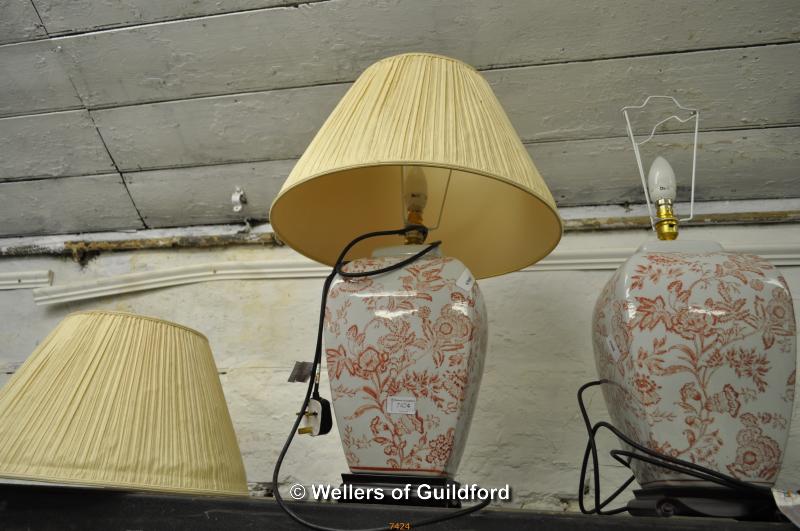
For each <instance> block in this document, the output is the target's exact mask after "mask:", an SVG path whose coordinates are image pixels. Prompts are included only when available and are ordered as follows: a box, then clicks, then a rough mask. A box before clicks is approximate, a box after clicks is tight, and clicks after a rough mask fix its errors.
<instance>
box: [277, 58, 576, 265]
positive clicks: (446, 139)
mask: <svg viewBox="0 0 800 531" xmlns="http://www.w3.org/2000/svg"><path fill="white" fill-rule="evenodd" d="M409 176H410V177H409ZM404 178H409V180H406V181H404ZM414 182H417V183H422V188H423V189H424V191H425V193H426V194H427V207H426V209H427V210H428V212H427V213H426V215H425V218H424V219H423V223H425V225H426V226H428V227H429V228H431V232H430V235H429V241H432V240H442V242H443V243H442V249H443V252H444V253H445V254H446V255H448V256H454V257H456V258H459V259H460V260H461V261H463V262H464V263H465V264H466V265H467V266H468V267H469V268H470V269H471V270H472V272H473V274H474V275H475V276H476V277H478V278H483V277H489V276H494V275H499V274H502V273H507V272H510V271H515V270H517V269H521V268H523V267H525V266H528V265H530V264H532V263H534V262H536V261H538V260H540V259H541V258H543V257H545V256H546V255H547V254H549V253H550V251H552V250H553V248H554V247H555V246H556V244H557V243H558V241H559V240H560V239H561V230H562V227H561V220H560V218H559V216H558V213H557V211H556V205H555V202H554V201H553V197H552V195H551V194H550V191H549V190H548V188H547V185H546V184H545V182H544V180H543V179H542V177H541V176H540V175H539V172H538V171H537V170H536V167H535V166H534V165H533V162H532V161H531V158H530V156H529V155H528V152H527V151H526V149H525V147H524V146H523V145H522V142H521V141H520V139H519V136H518V135H517V133H516V131H515V130H514V128H513V126H512V125H511V122H510V121H509V120H508V117H507V116H506V114H505V112H504V111H503V109H502V107H501V106H500V103H499V102H498V101H497V98H496V97H495V95H494V93H493V92H492V89H491V87H490V86H489V84H488V83H487V82H486V80H485V79H484V78H483V77H482V76H481V75H480V74H479V73H478V72H477V71H476V70H475V69H474V68H472V67H470V66H469V65H467V64H465V63H462V62H460V61H457V60H455V59H450V58H448V57H442V56H439V55H433V54H424V53H411V54H403V55H398V56H394V57H389V58H387V59H384V60H382V61H379V62H377V63H375V64H373V65H372V66H370V67H369V68H368V69H367V70H366V71H364V73H363V74H361V76H360V77H359V78H358V79H357V80H356V82H355V83H354V84H353V86H352V87H351V88H350V90H349V91H348V92H347V94H345V96H344V97H343V98H342V100H341V101H340V102H339V105H338V106H337V107H336V108H335V109H334V110H333V112H332V113H331V115H330V116H329V117H328V120H327V121H326V122H325V124H324V125H323V126H322V128H321V129H320V130H319V132H318V133H317V135H316V137H315V138H314V140H313V141H312V142H311V144H310V145H309V146H308V149H306V151H305V153H304V154H303V156H302V157H301V158H300V160H299V161H298V162H297V165H296V166H295V167H294V169H293V171H292V172H291V174H290V175H289V178H288V179H287V180H286V182H285V183H284V185H283V188H282V189H281V191H280V193H279V194H278V196H277V198H276V199H275V202H274V203H273V204H272V209H271V211H270V222H271V223H272V226H273V229H274V230H275V232H276V233H277V235H278V237H279V238H280V239H282V240H283V241H285V242H286V243H287V244H289V245H290V246H291V247H293V248H294V249H296V250H297V251H299V252H301V253H303V254H305V255H306V256H308V257H310V258H312V259H314V260H317V261H319V262H323V263H326V264H333V262H334V261H335V260H336V257H337V256H338V254H339V252H340V251H341V249H342V248H343V247H344V245H345V244H347V243H348V242H349V241H350V240H352V239H353V238H355V237H356V236H359V235H360V234H363V233H366V232H370V231H375V230H385V229H395V228H399V227H402V226H403V221H404V218H403V214H404V210H405V207H404V197H405V196H404V194H405V193H406V192H408V190H406V189H405V188H404V186H406V185H408V183H414ZM404 183H405V184H404ZM396 243H398V239H397V238H395V239H392V238H385V239H374V240H368V241H365V242H363V243H362V244H360V245H359V246H357V247H356V248H354V249H353V253H352V254H351V255H350V256H349V257H348V258H349V259H353V258H358V257H362V256H367V255H369V253H370V252H371V251H372V249H374V248H375V247H378V246H385V245H391V244H396Z"/></svg>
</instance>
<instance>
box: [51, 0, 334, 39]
mask: <svg viewBox="0 0 800 531" xmlns="http://www.w3.org/2000/svg"><path fill="white" fill-rule="evenodd" d="M309 1H310V2H314V1H320V0H304V2H309ZM297 3H298V1H297V0H224V1H219V0H168V1H167V0H105V1H103V2H97V1H96V0H35V4H36V7H37V9H38V11H39V14H40V15H41V17H42V21H43V22H44V23H45V25H46V26H47V30H48V31H49V32H50V34H51V35H58V34H63V33H70V32H73V31H86V30H91V29H97V28H114V27H120V26H131V25H135V24H146V23H148V22H157V21H160V20H173V19H182V18H189V17H198V16H202V15H213V14H218V13H231V12H234V11H243V10H251V9H258V8H263V7H275V6H283V5H292V4H297Z"/></svg>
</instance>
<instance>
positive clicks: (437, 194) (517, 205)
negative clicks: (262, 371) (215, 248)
mask: <svg viewBox="0 0 800 531" xmlns="http://www.w3.org/2000/svg"><path fill="white" fill-rule="evenodd" d="M421 167H422V168H423V171H424V174H425V176H426V177H425V178H426V179H427V180H428V183H427V186H426V188H427V190H428V192H429V197H428V205H427V207H426V212H425V213H424V216H423V222H424V223H425V225H426V226H428V227H430V229H431V230H430V233H429V236H428V241H435V240H441V241H442V252H443V254H445V255H446V256H454V257H457V258H458V259H459V260H461V261H462V262H464V264H466V265H467V267H469V268H470V270H471V271H472V272H473V274H474V275H475V276H476V277H477V278H485V277H491V276H495V275H500V274H503V273H508V272H511V271H516V270H518V269H521V268H523V267H526V266H528V265H530V264H533V263H535V262H537V261H539V260H540V259H541V258H543V257H544V256H546V255H547V254H549V253H550V251H552V250H553V248H554V247H555V246H556V245H557V244H558V242H559V240H560V238H561V221H560V219H559V217H558V214H557V213H556V212H555V209H554V208H553V207H551V206H550V204H549V203H548V202H547V201H545V200H543V199H542V198H541V197H539V196H538V195H536V194H534V193H531V192H530V191H529V190H527V189H525V188H524V187H521V186H519V185H518V184H516V183H513V182H511V181H509V180H505V179H502V178H500V177H496V176H494V177H492V176H487V175H485V174H481V173H477V172H476V171H468V170H465V169H459V168H446V167H442V166H424V165H421ZM406 168H407V166H406ZM431 170H432V171H431ZM442 170H444V171H442ZM402 174H403V165H402V164H380V165H369V166H364V167H356V168H350V169H345V170H341V171H337V172H333V173H330V174H327V175H324V176H321V177H316V178H314V179H309V180H307V181H305V182H303V183H300V184H298V185H297V186H295V187H292V188H289V189H287V190H285V191H283V192H282V194H281V198H280V201H276V202H275V204H274V205H273V208H272V212H271V217H272V218H273V219H278V220H280V224H279V228H278V227H276V230H277V232H278V235H279V237H280V238H281V239H282V240H283V241H285V242H286V243H287V244H288V245H289V246H291V247H293V248H294V249H296V250H298V251H300V252H301V253H303V254H305V255H306V256H308V257H309V258H312V259H313V260H316V261H319V262H322V263H325V264H333V263H334V262H335V261H336V258H337V257H338V255H339V253H340V252H341V250H342V248H343V247H344V246H345V245H347V243H349V242H350V241H351V240H352V239H353V238H355V237H357V236H359V235H361V234H364V233H367V232H370V231H377V230H386V229H396V228H399V227H402V226H403V225H404V213H405V205H404V190H403V179H402ZM274 225H275V223H274V222H273V226H274ZM401 242H402V239H401V238H400V237H397V236H386V237H379V238H372V239H369V240H365V241H363V242H361V243H359V244H358V245H357V246H356V247H354V248H353V249H352V251H351V252H350V254H349V255H348V257H347V259H348V260H352V259H355V258H360V257H365V256H369V255H370V254H371V252H372V251H373V250H374V249H375V248H378V247H383V246H387V245H397V244H400V243H401Z"/></svg>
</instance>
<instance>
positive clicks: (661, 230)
mask: <svg viewBox="0 0 800 531" xmlns="http://www.w3.org/2000/svg"><path fill="white" fill-rule="evenodd" d="M656 208H657V211H656V218H657V219H658V221H656V234H658V239H659V240H674V239H676V238H677V237H678V218H676V217H675V212H673V210H672V199H659V200H658V201H656Z"/></svg>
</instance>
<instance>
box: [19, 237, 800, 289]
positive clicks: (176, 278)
mask: <svg viewBox="0 0 800 531" xmlns="http://www.w3.org/2000/svg"><path fill="white" fill-rule="evenodd" d="M726 249H727V250H729V251H736V252H742V253H751V254H758V255H760V256H763V257H764V258H766V259H767V260H769V261H771V262H772V263H773V264H775V265H777V266H800V242H797V243H787V244H780V245H757V244H753V245H735V246H728V247H726ZM635 250H636V249H635V248H634V247H625V248H608V249H591V250H572V251H566V250H565V251H558V250H556V251H554V252H553V253H552V254H551V255H550V256H548V257H547V258H545V259H544V260H542V261H541V262H539V263H538V264H536V265H533V266H531V267H528V268H525V269H523V270H522V271H524V272H530V271H533V272H535V271H581V270H584V271H585V270H614V269H616V268H617V267H619V266H620V264H622V262H624V261H625V260H627V259H628V257H629V256H631V255H632V254H633V253H634V251H635ZM328 273H330V268H329V267H327V266H324V265H321V264H318V263H316V262H312V261H310V260H299V259H298V260H295V261H283V262H263V261H252V262H235V261H231V262H217V263H210V264H199V265H194V266H187V267H177V268H171V269H162V270H156V271H146V272H142V273H127V274H124V275H118V276H113V277H105V278H100V279H97V280H92V281H88V282H76V283H70V284H63V285H60V286H52V287H45V288H39V289H36V290H34V291H33V297H34V300H35V301H36V303H37V304H57V303H62V302H69V301H78V300H86V299H94V298H99V297H107V296H109V295H119V294H122V293H131V292H135V291H146V290H152V289H159V288H166V287H170V286H180V285H183V284H194V283H198V282H210V281H214V280H269V279H299V278H322V277H324V276H326V275H327V274H328Z"/></svg>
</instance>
